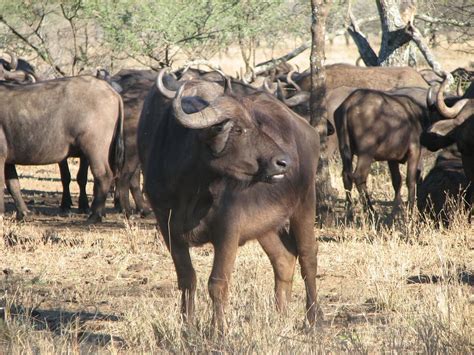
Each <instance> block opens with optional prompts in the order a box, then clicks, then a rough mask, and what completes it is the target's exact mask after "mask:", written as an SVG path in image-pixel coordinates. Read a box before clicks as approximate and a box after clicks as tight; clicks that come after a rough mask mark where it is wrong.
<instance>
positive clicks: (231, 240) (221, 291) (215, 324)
mask: <svg viewBox="0 0 474 355" xmlns="http://www.w3.org/2000/svg"><path fill="white" fill-rule="evenodd" d="M223 237H224V238H223V240H220V241H218V242H215V243H214V263H213V265H212V272H211V276H210V277H209V282H208V289H209V295H210V297H211V300H212V309H213V312H212V331H213V333H214V335H215V334H219V335H223V334H224V331H225V317H224V310H225V306H226V304H227V301H228V296H229V283H230V279H231V276H232V270H233V268H234V262H235V258H236V256H237V249H238V247H239V240H238V237H230V236H225V235H223Z"/></svg>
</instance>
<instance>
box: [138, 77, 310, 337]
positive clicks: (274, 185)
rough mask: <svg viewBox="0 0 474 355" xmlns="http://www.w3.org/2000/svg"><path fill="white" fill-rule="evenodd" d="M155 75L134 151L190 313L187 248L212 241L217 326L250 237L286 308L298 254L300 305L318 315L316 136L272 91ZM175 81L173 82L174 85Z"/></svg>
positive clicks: (192, 285)
mask: <svg viewBox="0 0 474 355" xmlns="http://www.w3.org/2000/svg"><path fill="white" fill-rule="evenodd" d="M171 84H172V86H173V87H168V89H167V90H175V89H177V88H178V86H179V85H180V87H179V90H178V91H177V93H176V94H175V97H174V98H173V99H170V98H168V96H169V95H168V93H167V92H166V93H162V92H161V89H162V88H163V87H164V85H163V83H160V82H158V85H157V87H153V88H152V89H151V91H150V93H149V94H148V97H147V99H146V100H145V103H144V105H143V111H142V115H141V117H140V123H139V126H138V152H139V156H140V161H141V164H142V168H143V172H144V178H145V183H144V190H145V193H146V194H147V196H148V199H149V201H150V203H151V206H152V208H153V211H154V213H155V215H156V218H157V221H158V225H159V226H160V229H161V233H162V235H163V239H164V241H165V243H166V245H167V246H168V249H169V250H170V252H171V256H172V258H173V262H174V264H175V268H176V273H177V277H178V285H179V288H180V290H181V292H182V308H181V310H182V312H183V314H184V317H185V319H187V320H188V321H191V320H192V317H193V313H194V296H195V291H196V274H195V271H194V268H193V266H192V263H191V258H190V254H189V248H190V247H191V246H194V245H201V244H204V243H211V244H212V245H213V246H214V263H213V267H212V272H211V276H210V278H209V284H208V287H209V293H210V296H211V299H212V301H213V304H214V306H213V312H214V313H213V314H214V317H213V325H214V327H215V328H214V329H217V330H218V331H222V330H223V328H224V306H225V304H226V302H227V298H228V287H229V281H230V279H231V275H232V269H233V265H234V261H235V258H236V255H237V249H238V247H239V246H240V245H242V244H244V243H245V242H246V241H248V240H251V239H257V240H258V241H259V243H260V244H261V246H262V247H263V249H264V250H265V252H266V253H267V255H268V256H269V258H270V261H271V263H272V266H273V269H274V273H275V292H276V302H277V306H278V308H279V309H280V310H282V309H285V306H286V302H287V300H288V299H289V297H290V292H291V285H292V279H293V272H294V268H295V263H296V259H297V258H299V261H300V264H301V273H302V276H303V279H304V281H305V285H306V315H307V318H308V320H309V322H310V323H311V324H313V323H314V322H315V320H316V314H317V306H316V279H315V278H316V266H317V259H316V254H317V244H316V239H315V237H314V230H313V226H314V215H315V198H316V197H315V184H314V182H315V173H316V167H317V162H318V151H319V137H318V134H317V133H316V131H315V130H314V129H313V128H312V127H311V126H310V125H309V124H308V123H307V122H306V121H305V120H304V119H302V118H300V117H299V116H298V115H295V114H294V113H293V112H292V111H291V110H289V109H288V108H287V107H286V106H285V105H283V104H282V103H280V102H279V101H278V100H276V99H275V98H274V97H272V96H270V95H268V94H266V93H263V92H257V93H254V94H251V95H247V96H239V95H235V94H233V93H232V90H231V85H230V84H229V83H228V84H227V85H226V88H225V89H223V88H222V87H221V86H219V85H218V84H217V83H213V82H209V81H201V80H194V81H186V82H184V83H177V82H175V83H173V82H171ZM178 84H179V85H178Z"/></svg>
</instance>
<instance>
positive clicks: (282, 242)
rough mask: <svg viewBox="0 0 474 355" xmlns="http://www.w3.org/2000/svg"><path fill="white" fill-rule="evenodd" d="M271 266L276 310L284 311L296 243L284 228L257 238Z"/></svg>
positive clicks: (291, 279)
mask: <svg viewBox="0 0 474 355" xmlns="http://www.w3.org/2000/svg"><path fill="white" fill-rule="evenodd" d="M258 241H259V243H260V245H261V246H262V248H263V250H264V251H265V253H266V254H267V256H268V258H269V259H270V262H271V263H272V266H273V273H274V275H275V301H276V306H277V310H278V311H279V312H282V313H285V312H286V307H287V303H288V302H289V301H290V298H291V288H292V285H293V275H294V273H295V265H296V255H297V252H296V245H295V240H294V238H291V237H290V235H289V234H288V233H287V232H286V231H285V230H284V231H281V232H280V233H276V232H273V233H270V234H268V235H266V236H264V237H261V238H259V239H258Z"/></svg>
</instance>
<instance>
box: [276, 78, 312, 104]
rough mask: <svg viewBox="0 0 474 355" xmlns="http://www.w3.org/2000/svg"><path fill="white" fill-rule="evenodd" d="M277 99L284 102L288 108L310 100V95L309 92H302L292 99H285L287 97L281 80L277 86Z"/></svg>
mask: <svg viewBox="0 0 474 355" xmlns="http://www.w3.org/2000/svg"><path fill="white" fill-rule="evenodd" d="M277 97H278V99H279V100H280V101H282V102H283V103H284V104H285V105H286V106H288V107H294V106H298V105H300V104H302V103H303V102H305V101H308V100H309V97H310V93H309V92H307V91H300V92H298V93H296V94H295V95H293V96H292V97H290V98H289V99H287V98H285V95H284V94H283V88H282V85H281V82H280V80H278V85H277Z"/></svg>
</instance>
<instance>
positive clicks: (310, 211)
mask: <svg viewBox="0 0 474 355" xmlns="http://www.w3.org/2000/svg"><path fill="white" fill-rule="evenodd" d="M315 205H316V203H315V186H314V185H312V187H311V189H310V191H309V192H308V194H307V195H306V199H305V201H303V203H302V204H301V205H300V206H299V208H297V210H296V211H295V213H294V215H293V216H292V217H291V218H290V235H291V236H292V237H293V238H294V239H295V241H296V250H297V252H298V257H299V262H300V265H301V276H302V277H303V280H304V282H305V287H306V318H307V319H308V322H309V324H310V325H311V326H313V325H315V323H316V318H317V316H319V317H320V318H322V312H321V310H320V308H319V305H318V304H317V290H316V272H317V268H318V259H317V254H318V243H317V240H316V238H315V235H314V216H315Z"/></svg>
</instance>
